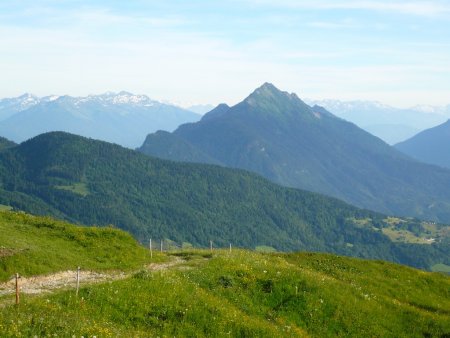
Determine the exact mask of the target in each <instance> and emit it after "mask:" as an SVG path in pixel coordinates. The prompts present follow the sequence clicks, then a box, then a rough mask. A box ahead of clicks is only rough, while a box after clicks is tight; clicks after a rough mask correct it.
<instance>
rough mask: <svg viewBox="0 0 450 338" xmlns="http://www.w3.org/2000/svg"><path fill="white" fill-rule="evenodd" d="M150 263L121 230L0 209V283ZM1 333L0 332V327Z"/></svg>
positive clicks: (130, 237) (142, 250) (127, 268)
mask: <svg viewBox="0 0 450 338" xmlns="http://www.w3.org/2000/svg"><path fill="white" fill-rule="evenodd" d="M149 261H150V257H149V253H148V250H146V249H145V248H143V247H142V246H140V245H139V244H138V243H137V242H136V240H135V239H134V238H133V237H132V236H131V235H129V234H127V233H126V232H123V231H121V230H117V229H113V228H108V227H103V228H96V227H79V226H75V225H72V224H69V223H65V222H61V221H56V220H54V219H52V218H50V217H36V216H31V215H28V214H24V213H13V212H7V211H6V212H5V211H3V212H0V281H5V280H7V279H9V278H10V277H11V276H12V275H14V274H15V273H16V272H18V273H20V274H21V275H23V276H31V275H36V274H45V273H50V272H55V271H60V270H67V269H71V270H73V269H76V267H77V266H81V267H82V268H83V269H93V270H111V269H120V270H130V269H138V268H140V267H141V266H142V265H144V264H145V263H147V262H149ZM0 332H1V330H0Z"/></svg>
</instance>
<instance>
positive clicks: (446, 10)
mask: <svg viewBox="0 0 450 338" xmlns="http://www.w3.org/2000/svg"><path fill="white" fill-rule="evenodd" d="M248 1H249V2H250V3H253V4H257V5H258V4H259V5H268V6H274V7H289V8H297V9H313V10H314V9H317V10H332V9H350V10H351V9H356V10H369V11H383V12H394V13H399V14H409V15H417V16H429V17H435V16H441V15H448V14H450V5H449V4H448V3H443V2H440V1H352V0H347V1H342V0H336V1H322V0H317V1H302V0H279V1H276V2H273V1H270V0H248Z"/></svg>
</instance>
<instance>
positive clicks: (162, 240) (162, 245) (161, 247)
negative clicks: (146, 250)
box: [161, 240, 163, 252]
mask: <svg viewBox="0 0 450 338" xmlns="http://www.w3.org/2000/svg"><path fill="white" fill-rule="evenodd" d="M161 252H163V240H161Z"/></svg>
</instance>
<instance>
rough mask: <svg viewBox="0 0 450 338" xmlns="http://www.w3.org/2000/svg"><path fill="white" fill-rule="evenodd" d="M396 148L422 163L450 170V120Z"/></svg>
mask: <svg viewBox="0 0 450 338" xmlns="http://www.w3.org/2000/svg"><path fill="white" fill-rule="evenodd" d="M395 147H396V148H397V149H398V150H400V151H402V152H404V153H405V154H408V155H409V156H411V157H414V158H416V159H418V160H420V161H422V162H425V163H430V164H435V165H439V166H441V167H447V168H450V120H448V121H447V122H445V123H443V124H441V125H439V126H437V127H434V128H430V129H427V130H424V131H422V132H421V133H419V134H417V135H415V136H414V137H412V138H410V139H408V140H406V141H404V142H400V143H398V144H396V145H395Z"/></svg>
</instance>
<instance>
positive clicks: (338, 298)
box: [0, 213, 450, 337]
mask: <svg viewBox="0 0 450 338" xmlns="http://www.w3.org/2000/svg"><path fill="white" fill-rule="evenodd" d="M8 217H10V218H9V219H8ZM21 218H23V219H21ZM7 221H8V222H7ZM5 223H12V224H14V226H12V227H10V229H11V228H12V229H13V230H10V231H11V234H12V237H13V238H14V237H15V238H17V243H16V244H14V243H12V242H7V245H8V246H9V247H15V248H19V247H20V246H19V244H21V245H22V241H26V240H27V239H28V235H29V242H28V243H27V244H26V245H25V244H24V245H23V246H22V247H25V246H27V247H29V248H30V249H29V250H28V251H27V260H24V259H22V260H19V259H17V260H15V261H14V260H11V257H14V256H21V255H24V254H25V253H24V252H25V251H21V252H16V253H14V254H12V255H10V256H4V255H3V256H2V257H0V260H1V264H2V265H1V266H2V269H3V270H5V269H6V270H7V271H12V268H11V265H12V264H14V266H15V267H17V266H21V267H25V266H28V264H30V263H29V261H35V262H37V261H40V259H38V258H39V255H47V257H48V260H49V261H51V262H55V263H54V265H53V266H51V267H46V269H47V270H53V269H56V268H57V265H59V266H60V267H61V268H65V265H64V264H63V263H62V261H64V260H67V262H68V263H70V264H72V265H73V264H75V263H78V262H79V260H80V259H81V258H83V259H85V260H86V262H89V264H91V265H92V266H93V267H99V268H111V267H119V266H120V267H122V266H123V264H125V266H128V267H129V268H136V267H139V266H142V263H144V262H146V260H147V258H148V257H146V254H145V249H143V248H139V247H138V246H136V245H135V242H133V241H132V240H131V238H130V237H129V236H128V235H126V234H124V233H122V232H120V231H117V230H111V229H103V230H100V229H85V228H80V229H81V230H79V231H77V229H78V228H75V227H72V226H70V225H68V224H64V223H60V222H54V221H52V220H49V219H45V218H40V217H31V216H26V215H16V214H12V213H9V214H8V213H7V214H2V222H1V224H2V227H3V228H2V229H1V230H2V231H0V233H1V234H2V235H1V236H2V237H1V240H0V245H1V246H2V248H5V247H6V245H5V238H6V236H5V235H4V233H5V231H4V229H6V228H5V227H6V225H5ZM52 224H53V225H54V227H53V228H52V227H51V226H50V225H52ZM90 230H92V232H91V231H90ZM21 232H22V233H23V234H26V236H22V235H21ZM82 234H84V236H85V238H84V239H83V240H82V241H81V242H83V243H84V242H88V243H89V241H86V238H90V237H89V236H94V238H95V241H94V240H93V241H91V243H89V244H87V245H86V246H79V243H80V241H79V238H80V236H82ZM88 234H91V235H88ZM93 234H95V235H93ZM72 237H73V238H72ZM52 242H53V243H58V244H54V245H53V244H52ZM33 243H35V245H36V247H35V248H32V244H33ZM62 243H64V245H63V244H62ZM95 243H99V244H98V245H97V244H95ZM101 243H104V244H105V246H106V243H109V245H108V246H109V247H111V248H112V249H111V250H110V251H109V254H110V257H106V253H105V252H106V251H103V249H102V246H103V244H101ZM43 244H45V245H43ZM94 245H95V246H94ZM57 247H59V249H57V250H56V248H57ZM119 247H120V250H117V251H116V249H118V248H119ZM73 248H78V249H77V250H78V251H77V256H78V259H74V258H73V257H72V251H73ZM69 249H72V250H69ZM2 250H4V249H2ZM55 250H56V251H55ZM128 251H131V253H130V252H128ZM55 252H57V253H58V255H59V260H60V261H59V263H58V259H56V258H55V260H53V259H52V258H51V257H52V255H54V254H55ZM118 252H121V253H123V254H124V256H117V253H118ZM132 255H135V256H134V257H133V256H132ZM174 256H178V259H180V258H181V263H179V264H178V265H174V266H172V267H169V268H167V269H166V270H159V271H147V270H141V271H139V272H136V273H134V274H133V275H132V276H131V277H129V278H127V279H124V280H120V281H114V282H107V283H104V284H97V285H86V284H84V285H82V288H81V290H80V294H79V296H78V297H75V293H74V291H73V290H66V291H57V292H54V293H52V294H44V295H40V296H39V295H38V296H31V295H22V302H21V304H20V305H19V306H14V305H8V304H10V299H7V298H8V297H9V298H11V297H13V296H4V297H2V298H0V332H1V335H2V337H16V336H24V337H33V336H38V337H48V336H52V337H53V336H59V337H61V336H62V337H73V336H76V337H80V336H84V337H92V336H96V337H117V336H123V337H156V336H159V337H173V336H177V337H203V336H204V337H222V336H223V337H229V336H232V337H302V336H312V337H324V336H330V337H334V336H359V337H370V336H373V337H375V336H376V337H379V336H383V337H403V336H408V337H414V336H416V337H422V336H426V337H447V336H448V335H449V334H450V278H449V277H448V276H446V275H443V274H438V273H428V272H423V271H419V270H415V269H412V268H408V267H405V266H400V265H396V264H392V263H386V262H382V261H371V260H362V259H355V258H344V257H339V256H334V255H330V254H318V253H314V254H313V253H296V254H278V253H277V254H267V253H256V252H251V251H244V250H233V251H232V252H231V253H229V252H228V251H214V252H213V253H212V254H211V253H210V252H209V251H190V252H178V253H177V252H175V253H172V254H168V255H167V257H166V258H167V259H175V258H176V257H174ZM96 257H103V259H102V261H101V262H97V261H96ZM119 257H120V259H122V262H120V259H119ZM159 258H160V259H162V258H163V257H159ZM86 264H88V263H86ZM39 269H41V268H37V269H36V270H39ZM42 270H45V269H42Z"/></svg>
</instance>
